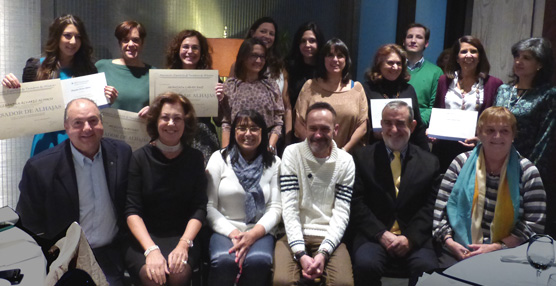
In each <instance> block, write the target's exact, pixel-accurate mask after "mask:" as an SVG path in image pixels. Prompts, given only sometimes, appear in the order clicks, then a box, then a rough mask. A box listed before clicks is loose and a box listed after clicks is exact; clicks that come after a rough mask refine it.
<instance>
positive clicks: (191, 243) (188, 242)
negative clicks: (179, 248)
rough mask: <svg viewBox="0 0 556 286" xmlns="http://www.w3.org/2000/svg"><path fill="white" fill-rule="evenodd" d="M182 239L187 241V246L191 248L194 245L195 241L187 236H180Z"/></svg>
mask: <svg viewBox="0 0 556 286" xmlns="http://www.w3.org/2000/svg"><path fill="white" fill-rule="evenodd" d="M180 240H181V241H184V242H185V243H187V246H188V247H189V248H191V247H193V241H192V240H190V239H187V238H180Z"/></svg>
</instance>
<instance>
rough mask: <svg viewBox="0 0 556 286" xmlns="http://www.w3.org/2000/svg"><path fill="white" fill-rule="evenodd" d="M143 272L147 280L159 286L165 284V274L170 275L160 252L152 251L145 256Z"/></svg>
mask: <svg viewBox="0 0 556 286" xmlns="http://www.w3.org/2000/svg"><path fill="white" fill-rule="evenodd" d="M145 270H146V271H147V276H148V277H149V279H150V280H152V281H154V283H156V284H159V285H164V284H165V283H166V274H170V272H169V271H168V265H167V263H166V259H164V256H162V253H161V252H160V250H153V251H151V252H150V253H149V255H147V258H146V259H145Z"/></svg>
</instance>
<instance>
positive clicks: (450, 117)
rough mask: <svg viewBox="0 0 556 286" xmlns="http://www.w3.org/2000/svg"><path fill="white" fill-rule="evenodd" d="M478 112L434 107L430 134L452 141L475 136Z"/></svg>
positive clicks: (430, 135)
mask: <svg viewBox="0 0 556 286" xmlns="http://www.w3.org/2000/svg"><path fill="white" fill-rule="evenodd" d="M477 114H478V113H477V111H468V110H459V109H445V108H433V109H432V112H431V121H430V124H429V130H428V135H429V137H433V138H437V139H444V140H452V141H464V140H465V139H467V138H472V137H475V129H476V127H477Z"/></svg>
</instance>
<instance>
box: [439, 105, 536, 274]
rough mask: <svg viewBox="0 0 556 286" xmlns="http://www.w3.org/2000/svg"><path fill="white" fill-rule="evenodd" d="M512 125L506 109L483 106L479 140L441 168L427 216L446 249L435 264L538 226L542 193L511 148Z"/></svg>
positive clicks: (511, 240)
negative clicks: (431, 215)
mask: <svg viewBox="0 0 556 286" xmlns="http://www.w3.org/2000/svg"><path fill="white" fill-rule="evenodd" d="M516 126H517V125H516V119H515V117H514V116H513V114H512V113H511V112H510V111H509V110H508V109H506V108H504V107H490V108H487V109H486V110H485V111H483V113H482V114H481V116H480V117H479V122H478V123H477V134H478V137H479V140H480V142H481V144H479V145H477V147H475V149H473V150H472V151H470V152H466V153H462V154H460V155H458V156H457V157H456V159H455V160H454V161H453V162H452V164H451V165H450V168H448V171H446V174H445V175H444V179H443V180H442V183H441V185H440V190H439V191H438V196H437V199H436V204H435V209H434V220H433V236H434V238H435V239H436V241H437V242H439V243H442V244H443V246H444V248H443V250H444V251H443V254H444V253H446V252H447V254H449V255H442V256H441V257H440V264H441V267H448V266H450V265H451V264H453V263H455V262H456V260H462V259H465V258H468V257H471V256H475V255H478V254H481V253H486V252H491V251H495V250H498V249H503V248H507V247H515V246H518V245H519V244H521V243H523V242H525V241H527V240H528V239H529V238H530V237H531V236H532V235H533V234H535V233H542V232H543V231H544V223H545V212H546V193H545V191H544V187H543V184H542V181H541V178H540V176H539V172H538V170H537V168H536V167H535V165H533V163H531V161H529V160H528V159H526V158H523V157H521V156H520V155H519V153H518V152H517V151H516V149H515V148H514V147H513V144H512V141H513V139H514V137H515V135H516V134H517V127H516ZM454 258H455V259H454Z"/></svg>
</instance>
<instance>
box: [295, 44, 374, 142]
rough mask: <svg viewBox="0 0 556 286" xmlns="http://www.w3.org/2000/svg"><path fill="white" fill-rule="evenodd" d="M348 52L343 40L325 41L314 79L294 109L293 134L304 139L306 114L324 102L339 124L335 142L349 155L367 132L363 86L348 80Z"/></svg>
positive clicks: (366, 105) (365, 98) (300, 94)
mask: <svg viewBox="0 0 556 286" xmlns="http://www.w3.org/2000/svg"><path fill="white" fill-rule="evenodd" d="M350 68H351V59H350V57H349V50H348V47H347V46H346V44H344V42H342V40H340V39H337V38H334V39H331V40H329V41H328V42H326V44H325V45H324V47H323V48H322V50H321V51H320V52H319V58H318V60H317V78H316V79H310V80H308V81H307V82H306V83H305V84H304V85H303V87H302V88H301V92H300V93H299V98H298V99H297V103H296V106H295V112H296V120H295V134H296V136H297V137H298V138H300V139H302V140H305V137H306V134H305V130H306V128H305V113H306V111H307V108H308V107H309V106H311V105H312V104H313V103H315V102H319V101H323V102H327V103H329V104H330V105H332V107H333V108H334V110H335V111H336V114H337V117H336V120H337V123H338V124H339V125H340V129H339V130H338V134H337V136H334V141H336V144H337V145H338V148H342V149H344V150H346V151H348V152H352V151H354V150H355V149H356V148H357V147H360V146H363V145H364V143H365V140H364V137H365V133H366V132H367V118H368V114H367V112H368V104H367V97H366V96H365V91H364V90H363V86H362V85H361V84H360V83H359V82H357V81H353V80H351V74H350V72H349V70H350Z"/></svg>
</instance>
